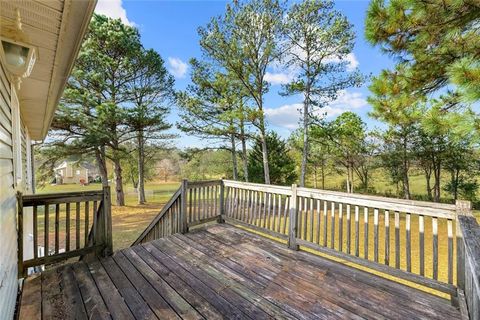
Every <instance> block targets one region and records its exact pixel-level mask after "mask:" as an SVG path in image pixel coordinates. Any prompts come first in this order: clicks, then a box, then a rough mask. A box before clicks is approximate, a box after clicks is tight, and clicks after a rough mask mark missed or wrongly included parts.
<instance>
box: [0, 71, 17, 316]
mask: <svg viewBox="0 0 480 320" xmlns="http://www.w3.org/2000/svg"><path fill="white" fill-rule="evenodd" d="M15 215H16V198H15V188H14V179H13V148H12V111H11V87H10V83H9V82H8V80H7V77H6V74H5V70H4V68H3V66H2V65H1V64H0V319H12V317H13V313H14V309H15V300H16V295H17V287H18V284H17V229H16V216H15Z"/></svg>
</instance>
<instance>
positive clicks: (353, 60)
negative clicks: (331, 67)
mask: <svg viewBox="0 0 480 320" xmlns="http://www.w3.org/2000/svg"><path fill="white" fill-rule="evenodd" d="M327 61H328V62H340V61H346V62H347V71H354V70H355V69H356V68H357V67H358V65H359V64H360V63H359V62H358V60H357V57H356V56H355V54H354V53H353V52H351V53H349V54H347V55H346V56H345V57H343V59H340V58H339V57H331V58H329V59H327Z"/></svg>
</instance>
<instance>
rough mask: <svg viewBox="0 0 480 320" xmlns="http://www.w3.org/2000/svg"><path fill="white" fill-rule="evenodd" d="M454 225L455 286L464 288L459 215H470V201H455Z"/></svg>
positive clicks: (463, 248)
mask: <svg viewBox="0 0 480 320" xmlns="http://www.w3.org/2000/svg"><path fill="white" fill-rule="evenodd" d="M455 207H456V209H455V211H456V214H455V217H456V219H455V220H456V221H455V225H456V235H457V288H459V289H461V290H465V246H464V242H463V235H462V228H461V226H460V221H459V219H458V217H459V216H472V203H471V202H470V201H465V200H457V201H456V202H455Z"/></svg>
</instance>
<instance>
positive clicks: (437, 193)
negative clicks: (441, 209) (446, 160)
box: [433, 161, 441, 202]
mask: <svg viewBox="0 0 480 320" xmlns="http://www.w3.org/2000/svg"><path fill="white" fill-rule="evenodd" d="M440 174H441V167H440V161H438V163H437V162H436V161H435V162H434V165H433V178H434V179H435V184H434V186H433V188H434V190H433V201H435V202H440V178H441V177H440Z"/></svg>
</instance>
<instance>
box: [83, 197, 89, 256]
mask: <svg viewBox="0 0 480 320" xmlns="http://www.w3.org/2000/svg"><path fill="white" fill-rule="evenodd" d="M89 206H90V203H89V202H88V201H85V233H84V246H85V247H86V246H87V245H88V231H89V230H90V228H89V225H90V222H89V221H88V220H89V215H90V207H89Z"/></svg>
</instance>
